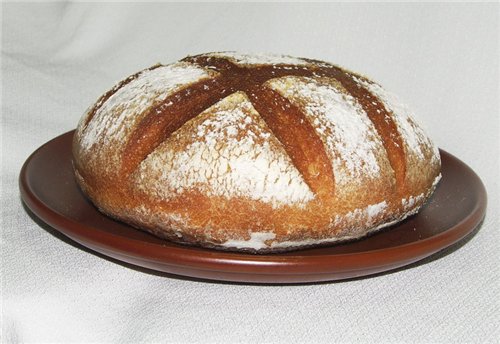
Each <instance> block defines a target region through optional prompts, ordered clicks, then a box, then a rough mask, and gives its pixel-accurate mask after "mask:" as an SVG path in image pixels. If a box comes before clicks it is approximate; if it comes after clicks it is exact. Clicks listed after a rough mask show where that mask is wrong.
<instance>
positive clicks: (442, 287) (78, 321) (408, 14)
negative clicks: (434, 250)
mask: <svg viewBox="0 0 500 344" xmlns="http://www.w3.org/2000/svg"><path fill="white" fill-rule="evenodd" d="M498 13H499V5H498V4H432V3H426V4H425V3H424V4H360V3H358V4H347V3H346V4H284V3H275V4H264V3H261V4H258V3H256V4H238V3H235V4H228V3H226V4H223V3H218V4H216V3H203V4H201V3H198V4H167V3H164V4H142V5H139V4H102V5H101V4H90V3H76V4H64V3H46V4H15V3H5V4H3V13H2V46H1V48H2V126H1V128H2V192H1V195H2V204H1V206H2V225H1V229H2V238H1V251H2V253H1V254H2V262H1V263H2V330H3V333H2V339H3V341H5V342H64V343H68V342H115V343H121V342H139V341H144V342H152V341H157V342H158V341H160V342H163V341H165V342H167V341H168V342H207V341H210V342H289V341H291V342H324V343H332V342H361V341H363V342H402V341H407V342H431V341H432V342H436V341H438V342H498V340H499V338H500V332H499V320H500V319H499V301H498V295H499V294H500V290H499V267H498V263H499V259H498V258H499V248H498V247H499V240H498V239H499V235H498V231H499V229H500V224H499V182H498V179H499V177H498V176H499V154H500V153H499V96H498V94H499V93H498V91H499V89H498V85H499V62H498V61H499V43H498V42H499V40H498V38H499V36H498V32H499V19H498V18H499V15H498ZM221 50H239V51H253V52H276V53H286V54H291V55H296V56H306V57H313V58H318V59H324V60H328V61H332V62H335V63H338V64H341V65H344V66H346V67H348V68H350V69H353V70H355V71H358V72H361V73H364V74H367V75H369V76H371V77H373V78H374V79H375V80H378V81H379V82H380V83H382V84H383V85H385V86H386V88H388V89H389V90H391V91H393V92H395V93H397V94H398V95H399V96H400V97H401V98H402V99H404V100H405V102H406V103H407V104H409V105H410V106H411V107H412V108H413V109H414V110H415V112H416V117H417V119H418V120H419V121H420V123H421V124H422V125H423V126H424V127H425V128H426V129H427V131H428V133H429V135H430V136H431V137H432V138H433V139H434V140H435V142H437V144H438V145H439V146H440V147H441V148H443V149H445V150H447V151H449V152H451V153H452V154H454V155H456V156H457V157H459V158H460V159H462V160H463V161H464V162H466V163H467V164H468V165H469V166H471V167H472V168H473V169H474V170H475V171H476V172H477V173H478V174H479V176H480V177H481V178H482V180H483V182H484V183H485V185H486V188H487V190H488V192H489V208H488V213H487V217H486V219H485V221H484V223H483V224H482V227H481V229H480V230H479V231H478V232H477V234H476V235H475V236H474V237H472V239H470V240H469V241H468V242H467V243H466V244H465V245H458V246H455V247H453V249H449V250H446V251H445V252H443V253H441V254H438V255H436V256H434V257H432V259H427V260H425V261H424V262H423V263H420V264H416V265H413V266H411V267H410V268H407V269H401V270H398V271H396V272H393V273H388V274H382V275H379V276H375V277H372V278H365V279H356V280H351V281H346V282H337V283H322V284H316V285H302V286H280V287H276V286H252V285H238V284H222V283H211V282H203V281H191V280H186V279H181V278H171V277H165V276H162V275H160V274H150V273H145V272H143V271H140V270H136V269H133V268H131V267H130V266H125V265H121V264H117V263H115V262H113V261H110V260H107V259H104V258H102V257H101V256H99V255H96V254H93V253H92V252H90V251H89V250H86V249H83V248H82V247H80V246H78V245H76V244H70V241H68V240H63V238H62V237H61V236H60V235H57V233H56V232H55V231H53V230H51V229H50V228H48V227H47V226H44V225H41V224H38V223H36V222H34V221H33V219H32V218H30V216H29V215H28V214H27V212H26V211H25V209H24V208H23V206H22V203H21V200H20V196H19V190H18V185H17V178H18V175H19V170H20V168H21V165H22V163H23V162H24V160H25V159H26V158H27V157H28V155H29V154H30V153H32V152H33V151H34V150H35V149H36V148H37V147H39V146H40V145H41V144H43V143H45V142H46V141H48V140H50V139H52V138H53V137H55V136H57V135H59V134H61V133H63V132H66V131H68V130H71V129H73V128H74V127H75V126H76V124H77V121H78V119H79V117H80V115H81V114H82V113H83V111H84V110H85V109H86V108H87V107H88V106H89V105H90V104H91V103H92V102H93V101H94V100H96V98H97V97H98V96H99V95H100V94H101V93H103V92H104V91H105V90H107V89H109V88H110V87H111V86H112V85H113V84H114V83H115V82H116V81H117V80H120V79H121V78H123V77H124V76H127V75H129V74H131V73H133V72H135V71H137V70H139V69H142V68H145V67H147V66H150V65H152V64H154V63H156V62H164V63H167V62H172V61H176V60H177V59H179V58H182V57H184V56H186V55H188V54H196V53H200V52H206V51H221Z"/></svg>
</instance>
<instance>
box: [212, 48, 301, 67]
mask: <svg viewBox="0 0 500 344" xmlns="http://www.w3.org/2000/svg"><path fill="white" fill-rule="evenodd" d="M204 56H214V57H227V58H229V59H231V60H233V61H234V62H237V63H241V64H292V65H307V64H309V62H307V61H305V60H303V59H300V58H298V57H292V56H287V55H278V54H262V53H261V54H258V53H254V54H252V53H248V54H245V53H238V52H234V51H227V52H219V53H208V54H204Z"/></svg>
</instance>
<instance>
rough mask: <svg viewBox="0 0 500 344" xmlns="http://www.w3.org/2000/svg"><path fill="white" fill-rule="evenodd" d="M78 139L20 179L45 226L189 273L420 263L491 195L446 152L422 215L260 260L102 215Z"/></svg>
mask: <svg viewBox="0 0 500 344" xmlns="http://www.w3.org/2000/svg"><path fill="white" fill-rule="evenodd" d="M73 134H74V132H69V133H66V134H64V135H61V136H59V137H57V138H55V139H53V140H51V141H50V142H47V143H46V144H45V145H43V146H42V147H40V148H39V149H38V150H36V151H35V152H34V153H33V154H32V155H31V156H30V157H29V158H28V159H27V160H26V162H25V164H24V165H23V168H22V170H21V173H20V177H19V185H20V190H21V196H22V198H23V201H24V202H25V204H26V205H27V206H28V207H29V208H30V209H31V210H32V211H33V212H34V214H36V216H38V217H39V218H40V219H41V220H42V221H44V222H46V223H47V224H48V225H50V226H52V227H53V228H55V229H56V230H57V231H59V232H61V233H63V234H64V235H66V236H68V237H70V238H71V239H73V240H75V241H76V242H78V243H80V244H82V245H84V246H86V247H88V248H90V249H92V250H94V251H96V252H99V253H101V254H103V255H105V256H109V257H112V258H115V259H117V260H118V261H122V262H127V263H131V264H134V265H136V266H140V267H145V268H148V269H154V270H158V271H163V272H168V273H173V274H178V275H183V276H190V277H197V278H208V279H212V280H223V281H237V282H254V283H255V282H258V283H297V282H316V281H329V280H339V279H345V278H352V277H359V276H365V275H369V274H374V273H377V272H381V271H387V270H391V269H394V268H397V267H400V266H403V265H406V264H409V263H412V262H415V261H417V260H420V259H422V258H424V257H427V256H429V255H431V254H433V253H435V252H437V251H439V250H442V249H443V248H445V247H447V246H449V245H452V244H453V243H455V242H457V241H458V240H460V239H462V238H464V237H465V236H467V235H468V234H470V233H471V232H473V230H474V228H476V226H477V225H478V224H479V223H480V222H481V220H482V219H483V217H484V214H485V210H486V191H485V189H484V186H483V184H482V183H481V180H480V179H479V178H478V176H477V175H476V174H475V173H474V172H473V171H472V170H471V169H470V168H469V167H468V166H467V165H465V164H464V163H463V162H461V161H460V160H458V159H457V158H455V157H454V156H452V155H451V154H449V153H446V152H443V151H441V157H442V164H443V165H442V174H443V178H442V181H441V182H440V183H439V187H438V188H437V189H436V191H435V192H434V193H433V195H432V196H431V198H430V200H429V201H428V202H427V203H426V204H425V205H424V206H423V207H422V209H421V210H420V211H419V213H418V214H417V215H415V216H411V217H409V218H408V219H406V220H405V221H402V222H400V223H398V224H396V225H394V226H391V227H390V228H387V229H386V230H382V231H379V232H378V233H376V234H375V235H371V236H368V237H367V238H365V239H363V240H355V241H349V242H344V243H341V244H338V245H333V246H328V247H319V248H311V249H304V250H300V251H293V252H286V253H282V254H259V255H249V254H241V253H235V252H223V251H216V250H210V249H203V248H198V247H193V246H185V245H177V244H175V243H172V242H169V241H165V240H163V239H161V238H158V237H155V236H153V235H150V234H148V233H146V232H143V231H138V230H137V229H135V228H133V227H131V226H128V225H127V224H125V223H123V222H119V221H114V220H113V219H111V218H110V217H108V216H106V215H104V214H102V213H100V212H99V211H97V209H96V208H95V207H94V206H93V205H92V204H91V203H90V202H89V200H88V199H87V198H86V197H85V196H84V195H83V194H82V192H81V191H80V189H79V187H78V185H77V184H76V181H75V176H74V172H73V167H72V164H71V160H72V157H71V141H72V138H73ZM48 230H49V231H50V229H48Z"/></svg>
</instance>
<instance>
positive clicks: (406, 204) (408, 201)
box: [401, 173, 441, 211]
mask: <svg viewBox="0 0 500 344" xmlns="http://www.w3.org/2000/svg"><path fill="white" fill-rule="evenodd" d="M440 180H441V173H440V174H439V175H438V176H437V177H436V178H434V181H433V182H432V186H431V187H430V189H429V190H431V191H432V190H434V189H435V188H436V186H437V184H438V183H439V181H440ZM424 197H425V194H424V193H421V194H420V195H416V196H413V195H412V196H410V197H408V198H403V199H402V200H401V205H402V206H403V210H404V211H407V210H408V209H410V208H412V207H414V206H415V204H417V203H418V202H420V201H422V199H424Z"/></svg>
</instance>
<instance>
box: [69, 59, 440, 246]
mask: <svg viewBox="0 0 500 344" xmlns="http://www.w3.org/2000/svg"><path fill="white" fill-rule="evenodd" d="M73 157H74V168H75V176H76V179H77V181H78V184H79V185H80V187H81V189H82V190H83V192H84V193H85V195H87V196H88V197H89V198H90V200H91V201H92V202H93V203H94V204H95V205H96V206H97V207H98V208H99V210H100V211H102V212H103V213H105V214H107V215H109V216H111V217H113V218H116V219H118V220H121V221H124V222H126V223H128V224H131V225H132V226H135V227H137V228H139V229H142V230H146V231H148V232H150V233H152V234H154V235H156V236H159V237H162V238H165V239H168V240H171V241H174V242H178V243H185V244H193V245H199V246H204V247H210V248H218V249H226V250H236V251H250V252H280V251H286V250H292V249H299V248H304V247H310V246H316V245H325V244H331V243H335V242H338V241H342V240H348V239H356V238H360V237H363V236H365V235H366V234H368V233H370V232H373V231H376V230H378V229H380V228H383V227H386V226H388V225H391V224H394V223H396V222H398V221H401V220H403V219H404V218H406V217H407V216H409V215H411V214H414V213H416V212H417V211H418V209H419V208H420V207H421V206H422V205H423V204H424V203H425V202H426V200H427V199H428V198H429V196H430V195H431V193H432V192H433V190H434V188H435V187H436V185H437V183H438V181H439V179H440V177H441V175H440V157H439V152H438V150H437V148H436V147H435V146H434V145H433V144H432V142H431V141H430V139H429V138H428V137H427V136H426V135H425V133H424V132H423V131H422V129H421V128H420V127H419V126H418V125H417V124H416V123H415V121H414V119H413V118H412V116H411V113H410V111H409V110H408V109H407V108H406V107H405V106H403V105H401V104H400V103H399V101H398V100H397V99H396V98H395V97H394V96H393V95H392V94H390V93H388V92H387V91H385V90H384V89H383V88H382V87H381V86H380V85H379V84H377V83H375V82H373V81H371V80H369V79H368V78H366V77H364V76H361V75H359V74H356V73H353V72H351V71H348V70H345V69H343V68H340V67H338V66H335V65H333V64H330V63H326V62H323V61H317V60H311V59H305V58H295V57H289V56H275V55H245V54H238V53H234V52H226V53H207V54H202V55H197V56H189V57H186V58H184V59H183V60H181V61H180V62H176V63H173V64H169V65H161V64H158V65H155V66H153V67H150V68H148V69H145V70H143V71H141V72H138V73H137V74H134V75H132V76H130V77H128V78H127V79H125V80H123V81H122V82H120V83H118V85H116V86H115V87H114V88H112V89H111V90H110V91H108V92H107V93H105V94H104V95H103V96H102V97H101V98H100V99H99V100H98V101H97V102H96V103H95V105H93V106H92V107H90V109H89V110H88V111H87V112H86V113H85V115H84V116H83V117H82V118H81V120H80V122H79V124H78V127H77V130H76V134H75V136H74V141H73Z"/></svg>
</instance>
